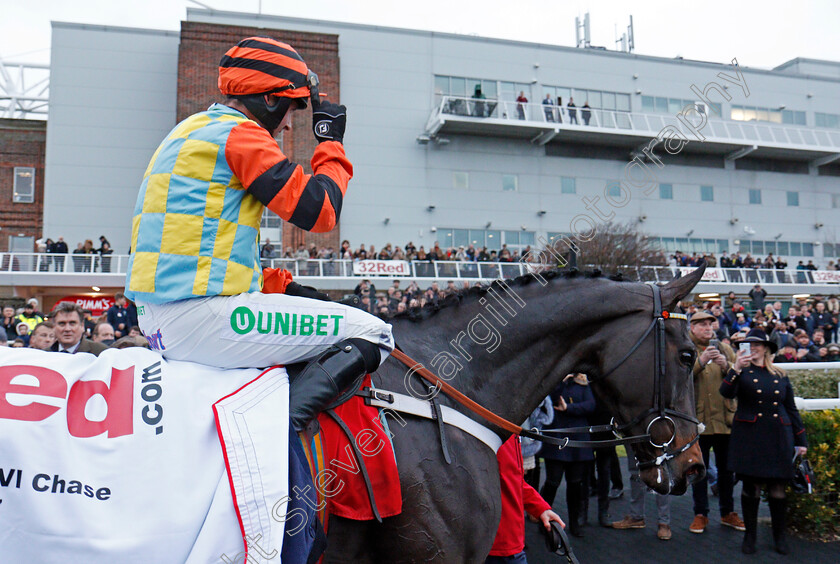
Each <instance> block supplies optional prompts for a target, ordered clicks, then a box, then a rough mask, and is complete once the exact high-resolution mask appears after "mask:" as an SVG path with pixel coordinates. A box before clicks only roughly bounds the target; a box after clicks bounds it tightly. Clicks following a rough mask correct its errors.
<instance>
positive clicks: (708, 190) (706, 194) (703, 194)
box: [700, 186, 715, 202]
mask: <svg viewBox="0 0 840 564" xmlns="http://www.w3.org/2000/svg"><path fill="white" fill-rule="evenodd" d="M700 201H702V202H714V201H715V187H714V186H701V187H700Z"/></svg>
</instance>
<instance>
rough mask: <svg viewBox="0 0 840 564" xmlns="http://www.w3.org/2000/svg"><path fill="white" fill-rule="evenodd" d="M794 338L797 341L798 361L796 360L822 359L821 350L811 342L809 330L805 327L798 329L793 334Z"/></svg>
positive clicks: (815, 360) (814, 360) (812, 360)
mask: <svg viewBox="0 0 840 564" xmlns="http://www.w3.org/2000/svg"><path fill="white" fill-rule="evenodd" d="M793 338H794V340H795V341H796V361H795V362H819V361H820V352H819V350H818V349H817V347H816V346H815V345H814V343H812V342H811V338H810V337H809V336H808V332H807V331H805V330H804V329H797V330H796V332H795V333H794V334H793Z"/></svg>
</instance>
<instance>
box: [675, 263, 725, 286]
mask: <svg viewBox="0 0 840 564" xmlns="http://www.w3.org/2000/svg"><path fill="white" fill-rule="evenodd" d="M677 270H679V271H680V276H688V275H689V274H691V273H692V272H694V271H695V270H697V268H696V267H694V266H678V267H677ZM700 281H701V282H726V276H724V274H723V269H721V268H707V269H706V271H705V272H704V273H703V277H702V278H701V279H700Z"/></svg>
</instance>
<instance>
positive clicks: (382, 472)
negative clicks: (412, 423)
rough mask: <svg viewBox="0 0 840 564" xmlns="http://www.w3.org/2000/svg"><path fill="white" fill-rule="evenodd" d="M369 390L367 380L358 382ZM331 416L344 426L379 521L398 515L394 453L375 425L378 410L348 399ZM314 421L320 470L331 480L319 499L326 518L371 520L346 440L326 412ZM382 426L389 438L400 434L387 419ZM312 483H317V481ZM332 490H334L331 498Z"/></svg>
mask: <svg viewBox="0 0 840 564" xmlns="http://www.w3.org/2000/svg"><path fill="white" fill-rule="evenodd" d="M370 386H371V378H370V374H368V375H367V376H366V377H365V379H364V381H363V383H362V389H364V388H366V387H370ZM335 413H336V414H337V415H338V416H339V417H340V418H341V419H342V420H343V421H344V422H345V423H346V424H347V427H348V428H349V429H350V431H351V433H352V435H353V437H354V442H355V443H356V446H357V447H358V450H359V452H360V453H361V455H362V458H363V460H364V464H365V466H366V468H367V471H368V475H369V476H370V481H371V485H372V486H373V495H374V499H375V500H376V505H377V508H378V510H379V514H380V516H382V517H383V518H384V517H391V516H393V515H399V513H400V512H401V511H402V493H401V490H400V476H399V473H398V472H397V463H396V458H395V457H394V448H393V445H392V444H391V440H390V436H389V434H388V431H387V430H386V429H385V426H384V425H383V424H382V422H381V420H380V415H379V409H378V408H376V407H372V406H368V405H365V402H364V399H362V398H361V397H359V396H353V397H351V398H350V399H349V400H348V401H346V402H344V403H343V404H341V405H339V406H338V407H336V408H335ZM318 422H319V423H320V424H321V429H322V433H321V435H322V440H323V449H324V461H325V466H326V469H328V470H332V471H333V472H335V473H336V475H337V478H336V479H334V483H333V486H332V487H330V488H328V489H327V490H328V491H327V495H326V496H325V497H326V500H327V504H328V505H327V511H328V513H329V514H330V515H338V516H340V517H346V518H347V519H353V520H356V521H367V520H370V519H373V518H374V514H373V508H372V507H371V504H370V500H369V498H368V493H367V488H366V486H365V482H364V478H363V476H362V472H361V469H360V465H359V463H358V461H357V460H356V456H355V455H354V451H353V448H352V447H351V446H350V441H349V439H348V437H347V435H346V434H345V433H344V432H343V431H342V430H341V428H340V427H339V426H338V424H337V423H336V422H335V421H333V419H332V418H331V417H329V416H328V415H327V414H326V413H321V414H320V415H319V416H318ZM388 426H389V429H390V432H391V433H393V434H396V433H399V432H401V431H402V427H401V426H400V425H399V424H398V423H396V422H394V419H393V418H391V417H388ZM315 483H316V484H317V483H318V478H317V477H316V478H315ZM342 483H343V485H341V484H342ZM322 489H323V488H322ZM333 490H337V491H335V492H334V493H333Z"/></svg>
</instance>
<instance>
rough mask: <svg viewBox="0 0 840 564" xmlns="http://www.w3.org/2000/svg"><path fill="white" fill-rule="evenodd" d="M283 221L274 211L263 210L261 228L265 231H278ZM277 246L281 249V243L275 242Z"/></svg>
mask: <svg viewBox="0 0 840 564" xmlns="http://www.w3.org/2000/svg"><path fill="white" fill-rule="evenodd" d="M282 221H283V220H281V219H280V216H279V215H277V214H276V213H274V212H273V211H271V210H269V209H268V208H265V209H264V210H263V214H262V217H261V218H260V227H262V228H265V229H276V228H278V227H280V224H281V223H282ZM275 243H277V246H278V247H279V241H275Z"/></svg>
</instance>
